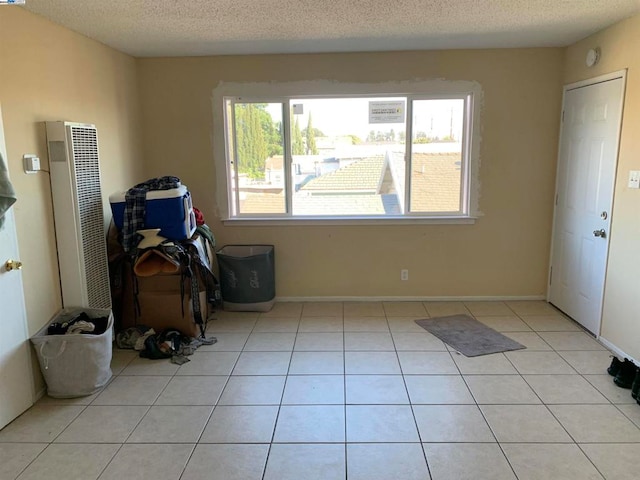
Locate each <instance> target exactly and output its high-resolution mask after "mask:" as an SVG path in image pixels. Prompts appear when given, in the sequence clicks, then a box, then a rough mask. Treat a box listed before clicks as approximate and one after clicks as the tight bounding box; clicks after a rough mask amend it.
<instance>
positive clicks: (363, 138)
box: [222, 91, 474, 220]
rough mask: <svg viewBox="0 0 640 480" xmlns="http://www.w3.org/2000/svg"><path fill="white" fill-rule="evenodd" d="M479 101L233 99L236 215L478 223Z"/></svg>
mask: <svg viewBox="0 0 640 480" xmlns="http://www.w3.org/2000/svg"><path fill="white" fill-rule="evenodd" d="M473 95H474V94H473V92H464V91H463V92H456V93H447V94H446V95H442V94H438V95H428V94H420V95H406V94H403V95H375V96H374V95H348V96H347V95H327V96H310V95H309V96H290V97H289V96H278V97H274V96H265V95H256V96H251V97H232V96H224V97H222V102H223V104H224V116H225V118H224V120H225V121H224V125H225V132H224V133H225V143H226V164H225V166H226V169H225V174H226V178H225V180H226V182H225V184H224V185H225V187H226V193H227V200H228V214H227V216H226V217H227V219H254V220H265V219H281V220H286V219H329V220H334V219H336V220H338V219H342V220H345V219H351V220H355V219H385V218H390V219H403V218H412V219H420V218H425V219H430V218H436V219H437V218H440V219H443V218H468V217H469V216H470V195H469V194H470V183H471V182H470V178H471V177H470V171H471V167H472V163H471V145H472V142H471V141H470V140H471V136H472V125H473V122H472V115H473Z"/></svg>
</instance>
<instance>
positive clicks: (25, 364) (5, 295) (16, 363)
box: [0, 109, 34, 428]
mask: <svg viewBox="0 0 640 480" xmlns="http://www.w3.org/2000/svg"><path fill="white" fill-rule="evenodd" d="M0 153H2V158H4V159H6V158H7V150H6V148H5V142H4V130H3V126H2V110H1V109H0ZM5 161H6V160H5ZM9 259H11V260H18V259H19V256H18V241H17V237H16V229H15V222H14V217H13V208H11V209H9V211H8V212H7V214H5V218H4V225H3V226H2V228H0V428H2V427H4V426H5V425H6V424H7V423H9V422H10V421H11V420H13V419H14V418H16V417H17V416H18V415H20V414H21V413H22V412H24V411H25V410H26V409H27V408H29V407H30V406H31V405H32V403H33V398H34V393H33V384H32V380H31V377H32V370H31V356H30V351H29V348H30V346H29V340H28V335H27V315H26V312H25V305H24V294H23V290H22V276H21V272H20V270H7V268H6V266H5V263H6V262H7V260H9Z"/></svg>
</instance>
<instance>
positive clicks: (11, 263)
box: [4, 259, 22, 272]
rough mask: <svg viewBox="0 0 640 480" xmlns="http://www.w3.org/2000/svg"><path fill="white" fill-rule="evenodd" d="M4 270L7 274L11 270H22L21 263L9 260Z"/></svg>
mask: <svg viewBox="0 0 640 480" xmlns="http://www.w3.org/2000/svg"><path fill="white" fill-rule="evenodd" d="M4 268H5V269H6V270H7V272H10V271H11V270H22V262H20V261H18V260H11V259H9V260H7V262H6V263H5V264H4Z"/></svg>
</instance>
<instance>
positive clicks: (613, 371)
mask: <svg viewBox="0 0 640 480" xmlns="http://www.w3.org/2000/svg"><path fill="white" fill-rule="evenodd" d="M625 360H626V358H625ZM621 366H622V362H621V361H620V360H618V357H612V358H611V365H609V368H607V373H608V374H609V375H611V376H612V377H615V376H616V375H617V374H618V372H619V371H620V367H621Z"/></svg>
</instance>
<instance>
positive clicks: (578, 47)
mask: <svg viewBox="0 0 640 480" xmlns="http://www.w3.org/2000/svg"><path fill="white" fill-rule="evenodd" d="M638 46H640V15H638V16H635V17H633V18H631V19H628V20H625V21H623V22H620V23H618V24H616V25H614V26H612V27H610V28H607V29H605V30H603V31H601V32H599V33H597V34H595V35H593V36H591V37H589V38H587V39H585V40H583V41H581V42H578V43H576V44H575V45H572V46H571V47H569V48H568V49H567V51H566V56H565V72H564V81H565V83H572V82H576V81H579V80H584V79H588V78H592V77H595V76H598V75H602V74H604V73H609V72H614V71H617V70H622V69H625V68H626V69H628V71H627V90H626V96H625V103H624V113H623V120H622V135H621V139H620V155H619V159H618V172H617V175H616V187H615V194H614V206H613V216H612V225H611V241H610V244H609V265H608V270H607V279H606V286H605V296H604V311H603V319H602V332H601V333H602V336H603V337H604V338H605V339H606V340H608V341H610V342H612V343H613V344H614V345H616V346H617V347H618V348H620V349H622V350H623V351H624V352H626V353H627V354H628V355H631V356H633V357H634V358H636V359H640V314H639V313H638V308H637V304H636V300H637V299H638V298H640V279H639V277H638V275H639V274H640V254H639V253H638V252H639V251H640V190H632V189H629V188H628V187H627V179H628V175H629V170H640V54H639V53H638ZM594 47H600V49H601V51H602V55H601V59H600V62H599V63H598V64H597V65H596V66H595V67H593V68H587V67H586V66H585V63H584V59H585V56H586V54H587V51H588V50H589V49H590V48H594Z"/></svg>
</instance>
